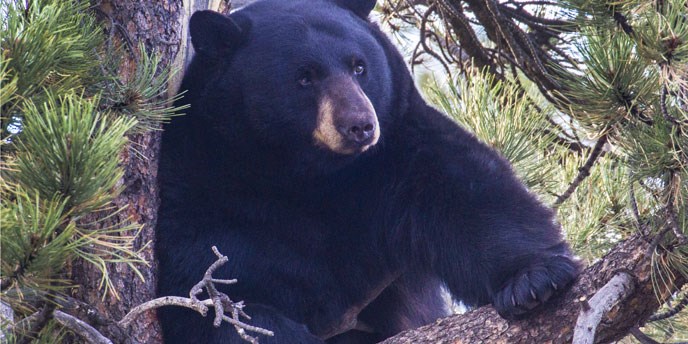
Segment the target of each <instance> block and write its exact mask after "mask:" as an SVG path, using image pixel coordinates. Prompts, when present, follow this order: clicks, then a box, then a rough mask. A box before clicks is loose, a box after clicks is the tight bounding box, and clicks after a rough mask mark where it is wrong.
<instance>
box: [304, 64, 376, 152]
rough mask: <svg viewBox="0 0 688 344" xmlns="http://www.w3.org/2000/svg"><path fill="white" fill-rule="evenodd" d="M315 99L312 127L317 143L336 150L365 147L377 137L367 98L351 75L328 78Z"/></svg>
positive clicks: (373, 113) (346, 150) (363, 148)
mask: <svg viewBox="0 0 688 344" xmlns="http://www.w3.org/2000/svg"><path fill="white" fill-rule="evenodd" d="M322 90H323V92H322V93H321V94H320V99H319V102H318V121H317V126H316V128H315V130H314V131H313V139H314V141H315V144H316V145H317V146H320V147H322V148H326V149H329V150H331V151H333V152H335V153H339V154H355V153H361V152H364V151H366V150H367V149H368V148H370V147H371V146H373V145H375V144H376V143H377V140H378V139H379V138H380V125H379V123H378V120H377V115H376V114H375V109H374V108H373V104H372V103H371V102H370V99H368V97H367V96H366V94H365V93H364V92H363V90H362V89H361V87H360V86H359V85H358V83H356V82H355V81H354V80H353V79H352V78H351V76H349V75H341V76H333V77H330V78H328V79H327V80H326V81H325V82H324V83H323V85H322Z"/></svg>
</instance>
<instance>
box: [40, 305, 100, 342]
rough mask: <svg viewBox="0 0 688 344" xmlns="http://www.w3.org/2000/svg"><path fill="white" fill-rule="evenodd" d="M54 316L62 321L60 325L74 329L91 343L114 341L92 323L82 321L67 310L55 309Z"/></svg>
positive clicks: (58, 320) (59, 321)
mask: <svg viewBox="0 0 688 344" xmlns="http://www.w3.org/2000/svg"><path fill="white" fill-rule="evenodd" d="M53 318H54V319H55V320H56V321H57V322H58V323H60V325H62V326H64V327H66V328H68V329H70V330H72V331H74V332H75V333H76V334H78V335H80V336H81V337H83V338H84V339H85V340H86V342H87V343H89V344H112V341H111V340H110V339H108V338H106V337H105V336H103V334H102V333H100V332H98V330H96V329H94V328H93V327H92V326H91V325H89V324H87V323H86V322H84V321H81V320H79V319H77V318H75V317H73V316H71V315H69V314H67V313H65V312H62V311H55V312H54V313H53Z"/></svg>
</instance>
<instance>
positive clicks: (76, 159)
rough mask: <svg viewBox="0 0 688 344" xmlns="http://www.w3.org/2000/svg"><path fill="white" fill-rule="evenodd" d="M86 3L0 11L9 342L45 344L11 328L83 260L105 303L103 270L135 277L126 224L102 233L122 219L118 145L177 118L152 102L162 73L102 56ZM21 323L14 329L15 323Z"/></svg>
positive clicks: (0, 222) (49, 329)
mask: <svg viewBox="0 0 688 344" xmlns="http://www.w3.org/2000/svg"><path fill="white" fill-rule="evenodd" d="M90 6H91V5H90V2H88V1H83V0H78V1H59V0H40V1H29V2H25V1H12V0H8V1H3V2H2V4H1V7H0V13H2V15H1V17H2V24H1V28H0V31H1V32H2V34H1V36H0V47H1V57H2V60H1V61H0V80H1V83H0V107H1V108H0V109H1V111H0V140H1V141H0V149H1V150H2V151H1V153H0V157H1V159H2V160H1V161H0V177H1V179H0V196H1V200H2V202H1V203H0V226H1V228H0V229H1V231H2V232H1V235H0V245H1V247H0V255H1V257H2V264H1V265H0V278H1V291H0V297H1V300H2V302H3V303H4V304H6V305H9V306H11V308H12V310H13V311H14V322H13V323H10V322H7V321H5V320H3V321H2V322H1V323H0V325H1V326H2V328H1V329H0V331H1V332H2V333H3V334H5V335H6V336H8V337H7V339H9V341H10V342H12V341H14V340H16V339H17V338H21V337H22V336H24V335H31V336H33V337H34V338H35V340H36V341H37V342H54V340H55V338H57V337H56V336H60V335H61V334H62V333H63V330H62V329H60V326H59V325H57V324H56V323H52V322H50V323H49V324H48V325H47V326H45V327H44V328H43V329H42V330H41V331H40V333H30V334H29V333H24V331H25V330H27V329H28V328H27V326H23V324H24V323H22V321H21V320H22V319H25V318H26V317H29V316H31V315H32V314H34V313H35V312H37V311H39V310H40V309H41V308H42V307H44V305H46V304H57V303H59V302H58V301H59V299H60V295H61V293H62V292H64V291H65V290H67V288H70V287H75V286H74V285H73V284H72V283H71V281H70V280H69V279H68V274H67V268H68V266H69V264H70V262H71V261H73V260H74V259H79V258H80V259H83V260H85V261H87V262H89V263H91V264H93V265H94V266H96V267H97V268H98V269H99V271H100V272H101V273H102V280H101V287H102V292H103V293H104V294H105V293H112V294H115V295H116V290H115V289H114V288H113V287H112V285H111V283H110V278H109V276H110V271H109V266H110V265H109V263H121V264H128V265H129V266H131V267H132V268H133V269H134V270H135V271H137V272H138V270H136V269H137V267H138V266H140V265H141V264H145V262H144V261H143V260H142V259H141V258H140V256H139V253H140V252H139V251H137V250H135V249H134V245H133V243H134V240H135V239H136V236H137V234H138V232H139V230H140V226H139V225H137V224H135V223H134V224H132V223H129V222H126V223H115V224H112V223H111V222H112V221H111V218H112V215H113V214H117V213H119V212H121V211H122V210H123V209H119V208H117V207H115V206H114V205H113V203H112V201H113V200H114V198H116V197H117V196H118V195H119V193H120V192H121V191H122V185H121V184H122V183H121V179H122V176H123V173H124V171H123V169H122V166H121V165H122V164H121V161H120V159H119V157H120V155H121V153H122V151H123V150H124V149H127V147H128V144H129V141H128V138H127V137H128V135H131V134H135V133H141V132H145V131H148V130H154V129H158V128H159V127H160V123H161V122H164V121H166V120H168V119H169V117H170V116H171V115H172V114H173V113H175V112H177V111H178V110H180V109H179V108H174V107H171V106H170V105H169V104H170V102H169V101H168V100H166V99H164V97H162V96H163V95H164V94H165V92H166V82H167V80H168V77H169V75H170V73H171V72H170V70H169V69H165V68H160V59H159V58H157V57H156V56H155V55H154V54H149V53H147V52H146V51H145V49H144V47H143V46H140V47H138V50H136V51H133V52H128V51H124V50H115V49H112V48H111V46H112V44H108V43H109V42H108V41H107V40H108V39H111V38H108V37H107V35H105V33H104V32H105V31H104V29H103V27H101V25H100V24H99V23H98V22H97V21H96V19H95V16H94V15H93V13H92V12H91V9H90ZM129 53H134V54H137V56H139V58H138V64H137V69H136V71H135V73H134V74H133V76H131V77H130V78H129V80H127V81H122V80H120V78H119V77H118V75H117V73H116V70H117V66H118V62H119V61H121V60H122V57H123V56H124V55H123V54H129ZM25 323H26V322H25Z"/></svg>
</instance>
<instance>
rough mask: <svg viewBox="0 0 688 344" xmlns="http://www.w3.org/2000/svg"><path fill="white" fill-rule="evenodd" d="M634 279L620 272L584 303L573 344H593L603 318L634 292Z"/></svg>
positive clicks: (574, 333)
mask: <svg viewBox="0 0 688 344" xmlns="http://www.w3.org/2000/svg"><path fill="white" fill-rule="evenodd" d="M634 288H635V285H634V282H633V277H632V276H631V275H629V274H628V273H626V272H620V273H618V274H617V275H616V276H614V277H613V278H612V279H611V280H610V281H609V282H607V284H605V285H604V286H603V287H602V288H600V289H599V290H598V291H597V293H595V295H594V296H593V297H592V298H590V300H589V301H586V302H585V303H584V306H583V307H582V309H581V311H580V315H579V316H578V320H577V321H576V329H575V330H574V332H573V344H593V343H594V342H595V334H596V333H597V326H598V325H599V324H600V321H602V316H604V315H605V314H607V313H608V312H609V311H610V310H611V309H612V308H613V307H614V306H615V305H616V304H617V303H619V302H621V301H622V300H624V299H625V298H626V296H628V295H629V294H630V293H632V292H633V289H634Z"/></svg>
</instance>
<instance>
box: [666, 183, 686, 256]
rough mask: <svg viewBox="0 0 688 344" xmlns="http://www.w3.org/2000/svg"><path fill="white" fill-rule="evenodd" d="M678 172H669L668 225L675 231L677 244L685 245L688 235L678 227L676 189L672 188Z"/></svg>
mask: <svg viewBox="0 0 688 344" xmlns="http://www.w3.org/2000/svg"><path fill="white" fill-rule="evenodd" d="M675 181H676V173H675V172H674V171H671V172H670V174H669V197H667V202H666V209H665V211H666V214H667V220H668V221H667V225H668V226H669V228H671V231H672V232H674V235H675V236H676V239H677V240H678V242H677V243H676V245H677V246H681V245H684V244H686V243H688V237H686V235H685V234H683V233H681V229H679V228H678V226H679V223H678V217H677V216H676V210H675V209H674V202H675V197H674V191H673V190H672V189H673V188H674V187H678V186H676V185H675V184H676V182H675Z"/></svg>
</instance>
